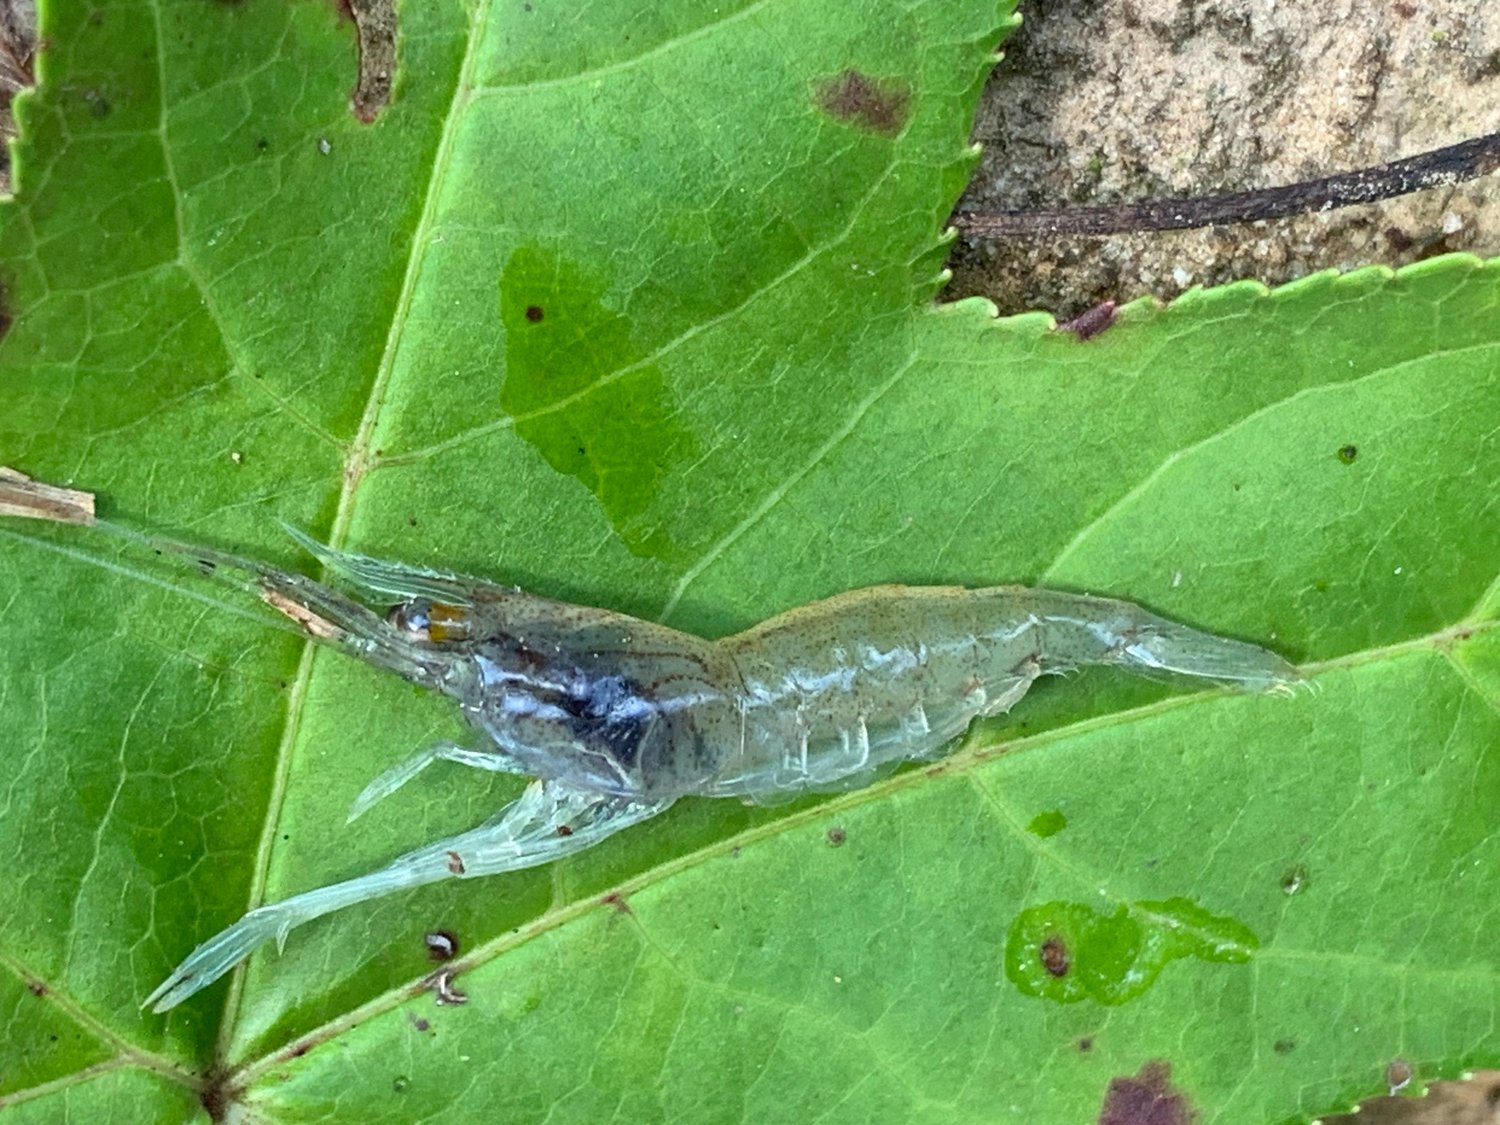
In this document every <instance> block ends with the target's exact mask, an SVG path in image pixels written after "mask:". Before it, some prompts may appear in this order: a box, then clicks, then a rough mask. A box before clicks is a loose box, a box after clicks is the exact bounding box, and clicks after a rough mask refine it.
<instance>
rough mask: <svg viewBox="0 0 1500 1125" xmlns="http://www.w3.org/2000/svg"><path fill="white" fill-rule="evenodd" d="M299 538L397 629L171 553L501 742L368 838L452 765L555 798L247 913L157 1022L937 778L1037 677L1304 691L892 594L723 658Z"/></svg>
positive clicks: (1028, 616)
mask: <svg viewBox="0 0 1500 1125" xmlns="http://www.w3.org/2000/svg"><path fill="white" fill-rule="evenodd" d="M294 534H295V533H294ZM297 538H298V540H299V542H301V543H303V545H304V546H306V547H307V548H308V549H309V550H311V551H312V552H313V553H314V554H316V555H317V556H318V557H319V558H320V559H322V560H323V562H324V563H325V564H326V565H327V566H328V567H329V569H330V570H331V571H333V572H334V573H336V574H338V575H340V576H341V577H342V578H344V579H345V580H346V582H348V583H350V584H352V585H356V586H359V587H362V588H363V589H364V590H365V591H367V592H369V593H373V594H376V595H381V596H382V597H383V599H384V601H385V602H386V604H387V605H388V606H389V608H388V611H387V612H385V613H384V614H381V613H377V612H375V611H374V610H372V609H371V608H369V607H368V606H365V605H363V604H361V603H359V602H357V601H355V600H353V599H351V598H349V597H348V596H346V595H344V594H342V593H339V592H337V591H336V590H333V589H331V588H330V587H327V586H324V585H323V584H321V583H317V582H313V581H312V580H310V579H308V578H305V577H302V576H300V575H293V574H289V573H286V572H283V571H279V570H277V569H275V568H273V567H269V566H266V565H263V564H260V563H256V562H252V561H249V560H245V559H240V558H237V557H234V556H230V555H225V554H223V553H220V552H213V551H200V550H198V549H196V548H192V547H188V546H186V545H183V544H176V543H170V542H161V541H157V542H156V543H155V545H156V546H157V547H158V548H164V549H167V550H170V551H173V552H175V553H179V554H187V555H189V556H191V557H194V558H196V559H198V560H199V561H200V562H203V563H205V564H210V565H212V566H213V567H215V568H217V569H221V570H222V569H225V568H227V569H230V570H234V571H238V572H240V573H242V574H245V575H248V576H249V577H250V579H251V584H252V585H254V586H256V587H258V588H259V590H260V592H261V594H262V596H263V597H265V598H266V600H267V601H269V602H270V603H271V604H272V605H274V606H276V607H277V608H278V609H280V610H281V611H282V612H284V613H286V614H287V615H288V616H289V617H291V618H292V619H293V620H295V621H297V622H298V623H299V624H300V625H302V626H303V628H304V630H305V631H306V632H307V633H308V634H309V635H310V636H312V637H314V638H315V639H317V640H319V641H320V642H322V643H326V644H331V645H335V646H337V647H340V648H343V649H344V650H345V651H347V652H349V653H350V654H351V655H354V656H357V657H359V658H360V659H363V660H366V661H368V662H370V663H373V664H376V665H378V666H379V667H382V668H386V669H388V670H390V671H393V672H395V673H397V674H398V675H401V676H403V677H404V678H406V679H408V680H411V681H412V682H414V683H418V684H422V685H424V686H426V687H429V688H432V689H434V690H436V691H439V692H442V693H444V694H446V695H448V696H450V697H451V698H452V699H454V701H455V702H456V703H457V704H458V706H459V708H460V709H461V711H462V713H463V714H464V715H465V717H466V718H467V719H468V721H469V722H470V723H471V724H472V725H473V727H474V728H475V730H476V731H477V732H478V733H479V734H480V735H481V736H482V737H481V738H480V740H479V742H480V744H479V745H478V746H477V747H462V746H453V745H442V746H437V747H432V748H429V749H428V750H425V751H423V752H422V753H420V754H418V755H417V756H416V757H414V758H412V759H410V760H408V761H406V762H403V763H401V764H399V765H397V766H395V767H394V768H393V769H391V770H389V771H388V772H387V773H385V774H383V775H382V776H380V777H378V778H376V779H375V780H374V781H373V782H371V784H370V785H369V786H368V787H367V788H366V790H365V791H364V793H362V794H361V795H360V797H359V798H358V799H357V800H356V802H355V805H354V809H353V810H352V812H351V819H352V818H353V816H357V815H358V814H359V813H360V812H362V811H363V810H364V809H366V808H368V807H369V805H371V804H372V803H374V802H375V801H378V800H380V799H382V798H384V797H386V796H388V795H389V794H390V793H392V792H394V791H395V790H396V789H398V788H399V787H400V786H401V785H402V784H404V783H405V782H406V781H407V780H409V779H410V778H411V777H413V776H415V774H416V773H417V772H419V771H420V770H422V769H424V768H426V767H427V766H428V765H429V764H431V763H432V762H435V761H440V760H447V761H452V762H457V763H460V764H463V765H469V766H474V767H478V768H482V769H489V770H501V771H506V772H512V773H519V774H524V775H527V776H530V777H533V778H535V779H536V780H535V781H533V782H532V784H531V785H530V786H529V787H528V788H527V789H526V791H525V792H524V793H523V794H522V796H521V797H519V798H518V799H517V800H516V801H515V802H513V803H512V804H511V805H509V806H507V807H506V808H504V809H502V810H501V811H500V812H499V813H498V814H497V815H496V816H495V817H493V818H491V819H490V820H489V821H487V822H485V823H484V824H482V825H480V826H479V827H477V828H474V829H472V830H470V831H469V832H466V833H463V834H462V835H460V836H456V837H453V838H451V839H447V840H441V841H437V842H435V843H433V844H430V845H428V846H426V847H423V848H420V849H418V850H416V851H414V852H411V853H409V854H407V855H405V856H402V857H401V858H399V859H397V860H396V861H394V862H393V863H392V864H391V865H390V866H388V867H386V868H383V869H381V870H378V871H375V872H372V873H370V874H368V875H363V876H360V877H358V878H354V879H350V880H346V881H345V882H342V883H337V884H333V885H331V886H327V887H322V888H319V889H317V890H313V891H308V892H306V893H304V894H300V895H296V896H293V897H292V898H289V899H285V900H283V901H281V902H277V903H271V904H267V905H264V906H261V907H258V908H257V909H255V910H252V911H251V912H250V913H249V914H247V915H246V916H245V917H244V918H242V919H241V920H240V921H239V922H237V923H235V924H234V925H233V926H231V927H229V928H228V929H226V930H224V931H223V932H222V933H220V934H218V935H216V936H215V937H213V938H211V939H209V941H207V942H205V943H204V944H203V945H201V946H199V947H198V948H197V949H196V950H194V951H193V952H192V953H191V954H189V956H188V958H187V959H186V960H185V961H184V962H183V963H182V964H181V965H180V966H179V967H178V968H177V969H176V970H175V971H174V972H173V973H172V975H171V976H169V977H168V978H167V980H166V981H164V982H163V983H162V985H161V986H160V987H159V988H157V989H156V991H155V992H153V993H152V994H151V996H150V997H148V998H147V1000H146V1003H148V1004H152V1005H154V1006H155V1008H156V1010H157V1011H162V1010H165V1009H167V1008H170V1007H172V1006H174V1005H176V1004H178V1003H180V1002H181V1001H182V1000H183V999H185V998H186V997H188V996H190V995H192V994H193V993H194V992H197V991H198V990H199V989H201V988H203V987H205V986H206V985H208V984H209V983H211V982H212V981H214V980H215V979H217V978H218V977H219V976H221V975H223V974H224V973H225V972H227V971H228V970H229V969H230V968H232V967H233V966H234V965H235V964H237V963H238V962H239V961H240V960H242V959H243V958H244V957H245V956H247V955H248V954H249V953H250V951H251V950H253V949H254V948H256V947H257V946H259V945H261V944H262V943H264V942H266V941H268V940H270V939H272V938H275V939H276V940H277V941H278V942H280V941H283V940H284V939H285V937H286V934H287V932H288V931H289V930H290V929H291V928H292V927H294V926H297V925H300V924H301V923H303V922H305V921H308V920H309V919H311V918H315V917H318V916H320V915H322V914H326V913H328V912H329V911H332V910H336V909H339V908H341V907H344V906H348V905H352V904H354V903H357V902H361V901H364V900H366V899H369V898H374V897H377V896H379V895H384V894H388V893H390V892H392V891H394V890H398V889H401V888H404V887H411V886H417V885H420V884H423V883H428V882H432V881H435V880H438V879H444V878H451V877H460V878H472V877H475V876H479V875H487V874H495V873H497V872H502V871H514V870H519V869H521V868H525V867H531V866H534V865H537V864H541V863H546V862H548V861H550V860H552V859H555V858H558V857H559V856H562V855H566V854H568V853H570V852H574V851H578V850H579V849H581V848H585V847H588V846H591V845H592V844H594V843H597V842H598V841H599V840H602V839H604V838H605V837H607V836H609V835H611V834H613V833H614V832H617V831H619V830H621V829H623V828H625V827H628V826H629V825H632V824H636V823H639V822H640V821H642V820H645V819H647V818H649V817H652V816H655V815H656V814H657V813H659V812H661V811H662V810H663V809H665V808H667V807H668V806H670V805H671V804H672V802H673V801H675V800H676V799H678V798H679V797H684V796H703V797H735V798H740V799H742V800H749V801H753V802H758V803H776V802H780V801H784V800H787V799H789V798H791V797H795V796H797V795H799V794H801V793H805V792H808V791H827V790H844V789H853V788H858V787H859V786H862V785H865V784H868V782H869V781H870V780H871V779H872V778H873V777H875V776H877V775H878V774H879V773H880V772H882V771H883V770H886V769H889V768H892V767H894V766H895V765H896V764H898V763H900V762H902V761H906V760H912V759H930V758H933V757H936V756H938V755H939V754H941V753H942V752H943V751H944V750H945V749H946V748H947V747H948V746H949V745H950V744H951V743H952V742H953V740H954V739H955V738H957V736H959V735H960V734H962V733H963V731H964V730H965V729H966V728H967V726H968V725H969V723H970V722H971V721H972V720H974V719H975V718H976V717H980V716H986V715H995V714H999V713H1001V712H1004V711H1006V710H1008V709H1009V708H1010V707H1012V706H1013V705H1014V704H1015V703H1016V701H1017V700H1019V699H1020V698H1021V697H1022V696H1023V695H1025V693H1026V691H1027V689H1028V688H1029V687H1030V686H1031V684H1032V682H1033V681H1034V680H1035V679H1036V678H1037V677H1038V676H1042V675H1046V674H1049V673H1060V672H1066V671H1069V670H1071V669H1074V668H1078V667H1081V666H1083V665H1090V664H1104V665H1118V666H1120V667H1123V668H1127V669H1134V670H1137V671H1140V672H1145V673H1148V674H1156V673H1161V672H1171V673H1178V674H1181V675H1184V676H1190V677H1199V678H1203V679H1207V680H1211V681H1215V682H1220V683H1226V684H1231V685H1234V686H1237V687H1240V688H1242V689H1246V690H1251V691H1266V690H1275V689H1284V688H1286V687H1287V686H1289V685H1291V684H1293V683H1295V682H1297V681H1298V680H1299V679H1300V677H1299V675H1298V673H1297V671H1296V670H1295V669H1294V668H1292V667H1291V665H1289V664H1287V663H1286V662H1285V661H1283V660H1282V659H1281V658H1280V657H1278V656H1276V655H1274V654H1272V653H1270V652H1268V651H1266V650H1265V649H1262V648H1258V647H1256V646H1254V645H1250V644H1245V643H1243V642H1240V641H1235V640H1230V639H1227V638H1223V637H1217V636H1214V635H1212V634H1209V633H1204V632H1200V631H1198V630H1196V629H1192V628H1189V627H1188V626H1185V625H1180V624H1177V623H1175V622H1172V621H1169V620H1166V619H1165V618H1161V617H1158V616H1156V615H1154V614H1152V613H1149V612H1147V611H1145V610H1143V609H1141V608H1140V607H1139V606H1136V605H1132V604H1131V603H1129V602H1123V601H1116V600H1112V599H1107V598H1095V597H1088V596H1084V595H1077V594H1064V593H1057V592H1053V591H1047V590H1035V589H1026V588H1023V587H1017V586H1001V587H994V588H991V589H983V590H967V589H960V588H956V587H935V588H933V587H928V588H913V587H903V586H878V587H872V588H869V589H865V590H856V591H853V592H851V593H847V594H841V595H839V596H837V597H834V598H830V599H828V600H826V601H821V602H816V603H813V604H812V605H808V606H805V607H802V608H800V609H796V610H792V611H790V612H788V613H784V614H782V615H780V616H778V617H774V618H771V619H770V620H768V621H766V622H764V623H763V624H761V625H758V626H756V627H755V628H753V629H750V630H747V631H746V632H743V633H740V634H737V635H735V636H732V637H727V638H724V639H723V640H719V641H711V640H705V639H704V638H701V637H697V636H693V635H692V634H688V633H684V632H681V631H679V630H676V629H671V628H668V627H666V626H663V625H658V624H654V623H652V622H648V621H642V620H639V619H636V618H632V617H627V616H625V615H622V614H618V613H613V612H611V611H608V610H600V609H590V608H587V607H583V606H575V605H568V604H566V603H562V602H556V601H553V600H551V599H547V598H540V597H536V596H534V595H530V594H526V593H523V592H521V591H519V590H516V589H514V588H509V587H503V586H498V585H494V584H492V583H488V582H482V581H478V580H474V579H465V578H457V577H454V576H451V575H444V574H437V573H433V572H430V571H424V570H417V569H414V568H407V567H402V566H399V565H396V564H391V563H383V562H378V561H376V560H372V559H366V558H362V557H360V556H354V555H347V554H343V553H339V552H334V551H330V550H329V549H327V548H325V547H322V546H321V545H319V544H316V543H313V542H312V541H311V540H308V539H307V538H306V537H305V536H301V535H297ZM392 599H395V604H394V605H391V604H390V602H391V600H392Z"/></svg>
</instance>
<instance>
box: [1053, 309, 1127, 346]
mask: <svg viewBox="0 0 1500 1125" xmlns="http://www.w3.org/2000/svg"><path fill="white" fill-rule="evenodd" d="M1114 322H1115V303H1114V302H1113V301H1100V302H1099V303H1098V304H1097V305H1095V306H1094V307H1093V308H1091V309H1088V310H1086V311H1084V312H1082V313H1079V314H1078V315H1077V316H1075V317H1074V318H1073V319H1072V320H1069V321H1066V322H1064V323H1062V324H1059V325H1058V326H1057V330H1058V331H1059V332H1071V333H1073V335H1075V336H1077V337H1078V338H1079V339H1080V340H1087V339H1089V338H1090V337H1093V336H1097V335H1099V333H1101V332H1103V331H1104V330H1105V329H1106V328H1108V327H1109V326H1110V325H1111V324H1113V323H1114Z"/></svg>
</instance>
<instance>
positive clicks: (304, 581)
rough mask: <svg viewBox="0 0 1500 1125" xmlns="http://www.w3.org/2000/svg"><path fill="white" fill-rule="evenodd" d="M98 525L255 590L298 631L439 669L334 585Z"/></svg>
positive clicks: (394, 664) (404, 665)
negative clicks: (295, 625) (334, 587)
mask: <svg viewBox="0 0 1500 1125" xmlns="http://www.w3.org/2000/svg"><path fill="white" fill-rule="evenodd" d="M96 526H98V527H101V528H103V529H104V530H106V531H109V532H111V533H112V534H115V535H119V536H122V537H124V538H126V539H129V540H131V541H132V542H135V543H139V544H141V545H143V546H146V547H148V548H150V549H151V550H154V551H159V552H162V553H166V554H171V555H176V556H178V557H180V558H185V559H188V560H190V561H192V562H194V563H196V564H197V565H198V566H199V568H200V569H202V570H203V571H204V572H205V573H207V574H209V575H211V576H212V577H213V578H215V580H217V581H221V582H225V583H227V584H229V585H231V586H234V587H236V588H237V589H242V590H247V591H249V592H250V593H253V594H255V595H256V596H257V597H259V598H260V599H261V600H262V601H264V602H266V603H267V604H268V605H270V606H271V607H272V608H273V609H275V610H277V611H278V612H280V613H281V614H282V615H283V616H285V617H287V618H290V619H291V620H292V621H294V622H296V624H297V625H300V626H301V629H300V630H298V632H300V633H301V635H303V636H307V637H311V638H312V639H313V640H315V641H320V642H322V643H324V644H330V645H334V646H336V647H338V648H342V649H344V650H345V651H347V652H350V653H351V654H352V655H355V656H357V657H359V658H360V659H362V660H365V661H367V662H369V663H371V664H374V665H376V666H377V667H380V668H386V669H388V670H390V671H392V672H395V673H396V674H397V675H399V676H402V677H404V678H406V679H408V680H412V681H413V682H416V683H422V684H428V685H431V684H432V682H433V679H434V675H435V672H434V670H433V669H432V668H431V667H430V666H429V663H428V661H427V660H424V659H423V654H422V653H421V652H420V651H419V650H417V649H414V648H413V647H412V646H411V645H410V644H409V643H406V641H405V639H404V638H402V637H401V636H400V635H399V634H397V633H396V631H395V630H394V629H392V628H391V626H389V625H388V624H386V622H385V619H384V618H383V617H381V616H380V615H379V614H377V613H376V612H375V611H374V610H372V609H370V608H369V607H368V606H365V605H362V604H361V603H359V602H357V601H355V600H354V599H353V598H350V597H348V596H347V595H345V594H343V593H340V592H339V591H338V590H335V589H333V588H332V587H331V586H325V585H324V584H323V583H321V582H318V581H316V580H315V579H312V578H308V577H307V576H306V575H302V574H294V573H292V572H291V571H286V570H282V569H280V568H279V567H274V566H271V565H269V564H267V563H262V562H258V561H256V560H255V559H249V558H245V557H244V556H242V555H236V554H232V553H231V552H228V551H221V550H219V549H217V548H215V547H205V546H203V545H201V544H197V543H185V542H182V541H181V540H178V539H173V538H170V537H169V536H163V535H148V534H145V533H142V532H139V531H135V530H134V529H132V528H128V527H122V526H121V525H119V524H113V523H109V522H108V521H105V520H98V521H96ZM296 538H297V541H298V542H299V543H304V545H305V544H306V543H312V542H314V541H313V540H311V539H310V538H308V537H307V536H306V535H303V534H302V533H300V532H298V533H297V536H296ZM322 550H323V551H324V552H326V551H328V548H326V547H324V548H322Z"/></svg>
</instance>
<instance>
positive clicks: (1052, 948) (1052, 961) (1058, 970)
mask: <svg viewBox="0 0 1500 1125" xmlns="http://www.w3.org/2000/svg"><path fill="white" fill-rule="evenodd" d="M1038 956H1039V957H1040V958H1041V961H1042V968H1044V969H1046V970H1047V972H1049V973H1051V974H1052V975H1053V976H1055V977H1065V976H1067V975H1068V946H1067V944H1066V943H1065V942H1064V941H1063V939H1062V938H1060V937H1058V936H1057V935H1056V934H1048V935H1047V937H1046V938H1044V939H1043V940H1042V946H1041V949H1040V950H1038Z"/></svg>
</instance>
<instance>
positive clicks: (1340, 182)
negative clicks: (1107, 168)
mask: <svg viewBox="0 0 1500 1125" xmlns="http://www.w3.org/2000/svg"><path fill="white" fill-rule="evenodd" d="M1496 168H1500V133H1491V134H1489V135H1488V136H1484V137H1476V138H1474V139H1473V140H1468V141H1462V142H1460V143H1459V144H1456V145H1449V146H1448V147H1447V148H1439V149H1434V150H1433V151H1432V152H1424V153H1421V154H1420V155H1418V156H1408V157H1407V158H1406V159H1404V160H1395V161H1392V162H1391V163H1389V164H1381V165H1378V166H1376V167H1374V168H1361V169H1359V170H1358V171H1355V172H1341V173H1340V174H1338V175H1336V176H1326V177H1324V178H1323V179H1321V180H1308V181H1307V182H1306V183H1301V184H1289V185H1287V186H1286V187H1275V188H1263V189H1260V190H1257V191H1235V192H1230V193H1229V194H1227V195H1213V196H1209V197H1207V198H1205V199H1161V200H1156V201H1151V202H1146V203H1115V204H1107V205H1105V206H1102V207H1060V208H1050V209H1043V210H1037V211H960V212H958V213H957V214H956V215H954V216H953V224H954V226H956V227H958V229H959V230H961V231H963V232H964V233H966V234H974V235H979V236H981V237H990V238H993V237H997V236H1001V235H1035V234H1118V233H1121V232H1129V231H1147V230H1185V229H1188V228H1190V227H1206V226H1212V225H1214V224H1215V223H1254V222H1258V221H1260V220H1262V219H1279V218H1281V217H1282V216H1283V215H1296V214H1299V213H1301V212H1304V211H1327V210H1330V209H1332V208H1334V207H1348V206H1350V205H1352V204H1355V203H1372V202H1374V201H1375V200H1377V199H1390V198H1391V197H1393V196H1397V195H1406V194H1408V193H1410V192H1414V191H1421V190H1423V189H1424V188H1430V187H1438V186H1440V185H1446V184H1456V183H1461V182H1463V181H1464V180H1472V179H1475V178H1477V177H1479V176H1484V175H1488V174H1489V173H1490V172H1493V171H1494V170H1495V169H1496Z"/></svg>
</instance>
